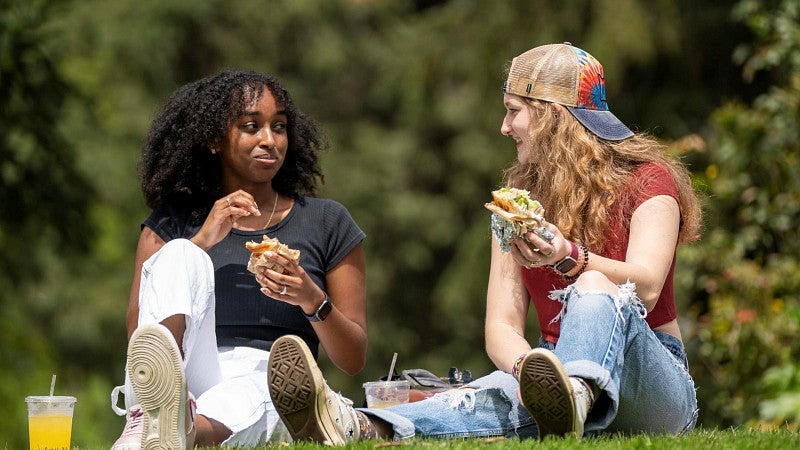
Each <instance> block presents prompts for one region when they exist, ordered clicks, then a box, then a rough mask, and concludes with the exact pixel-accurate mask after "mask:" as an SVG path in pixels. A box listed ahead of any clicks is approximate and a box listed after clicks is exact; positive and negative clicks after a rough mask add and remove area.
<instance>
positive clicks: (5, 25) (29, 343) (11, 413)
mask: <svg viewBox="0 0 800 450" xmlns="http://www.w3.org/2000/svg"><path fill="white" fill-rule="evenodd" d="M50 6H51V5H50V3H49V2H44V1H33V2H28V1H16V0H12V1H4V2H3V13H2V14H0V249H2V250H1V251H0V267H2V270H0V309H2V311H3V314H2V315H0V336H2V337H3V338H2V342H3V343H2V345H0V359H2V360H3V361H4V364H3V365H2V366H0V379H2V380H3V383H2V385H0V416H2V417H4V418H6V419H4V420H3V421H2V422H1V423H0V436H4V437H5V436H9V437H10V438H9V439H10V440H9V441H8V442H9V443H10V444H11V445H13V446H14V447H18V448H21V447H23V445H24V443H25V441H24V440H21V439H20V438H21V437H22V436H24V435H21V434H20V433H19V430H24V429H26V428H25V424H26V421H25V416H24V415H20V414H15V412H16V411H19V410H20V409H23V410H24V402H23V398H21V397H20V393H26V394H29V395H36V394H38V395H41V394H46V393H47V386H49V383H48V382H47V380H48V379H49V378H50V375H49V374H48V373H52V372H50V370H51V368H52V366H53V364H54V363H53V360H55V359H57V358H58V353H57V348H56V347H55V346H53V345H52V342H51V340H52V339H53V338H54V336H53V334H52V324H53V322H55V321H57V320H58V309H57V308H52V305H48V304H46V303H43V302H42V301H41V298H39V297H36V296H30V295H27V290H26V289H25V288H24V286H31V285H32V286H36V285H38V284H39V283H41V282H42V280H43V279H45V277H44V276H43V275H44V272H46V271H48V270H49V269H50V268H51V267H52V266H54V265H55V263H54V261H56V260H58V259H60V258H61V255H65V254H70V253H86V252H87V251H88V250H89V244H90V241H91V238H92V236H93V230H94V224H93V223H92V221H91V220H89V217H88V210H89V206H90V205H91V203H92V201H93V198H94V186H93V185H92V184H91V183H90V182H89V180H88V179H87V178H85V177H83V176H82V174H81V173H80V171H79V170H78V168H77V165H78V162H77V160H76V157H75V156H76V155H75V149H74V148H73V147H72V145H71V143H70V142H69V141H68V140H67V139H66V138H65V137H64V133H63V128H62V126H63V123H62V121H61V116H62V114H63V112H64V106H65V103H66V101H67V98H68V97H69V96H70V95H73V93H72V91H71V87H70V86H69V84H68V83H67V82H66V81H65V80H64V78H63V76H62V75H61V74H60V73H59V72H58V69H57V60H58V58H59V57H60V55H55V54H50V53H48V52H47V49H46V48H45V46H44V45H43V44H44V42H46V41H47V40H48V39H52V37H51V36H47V33H46V32H45V31H44V30H43V28H42V24H43V23H45V22H46V21H47V20H48V18H49V14H51V13H52V8H50ZM32 382H36V383H37V386H38V390H37V391H30V390H29V389H30V388H31V387H33V386H34V384H33V383H32Z"/></svg>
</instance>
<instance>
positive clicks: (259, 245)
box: [245, 234, 300, 287]
mask: <svg viewBox="0 0 800 450" xmlns="http://www.w3.org/2000/svg"><path fill="white" fill-rule="evenodd" d="M245 247H247V249H248V250H250V252H251V253H250V260H249V261H248V262H247V270H248V271H250V272H252V273H257V272H258V269H259V268H261V267H265V268H267V269H270V270H274V271H275V272H278V273H286V268H284V267H283V266H282V265H280V264H278V263H276V262H274V261H272V260H270V259H267V257H266V256H264V253H266V252H268V251H272V252H275V253H277V254H278V255H280V256H283V257H284V258H286V259H288V260H290V261H293V262H295V263H298V262H300V250H294V249H291V248H289V246H287V245H286V244H282V243H281V242H280V241H278V239H277V238H270V237H269V236H267V235H266V234H265V235H264V236H263V238H262V241H261V242H253V241H250V242H247V243H246V244H245ZM262 287H263V285H262Z"/></svg>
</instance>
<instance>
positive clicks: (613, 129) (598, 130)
mask: <svg viewBox="0 0 800 450" xmlns="http://www.w3.org/2000/svg"><path fill="white" fill-rule="evenodd" d="M566 108H567V109H568V110H569V112H571V113H572V115H573V116H575V118H576V119H578V121H579V122H580V123H582V124H583V126H585V127H586V128H588V129H589V131H591V132H592V133H594V134H595V135H597V137H599V138H602V139H606V140H609V141H621V140H623V139H627V138H629V137H631V136H633V131H631V130H630V128H628V127H627V126H625V124H624V123H622V121H620V120H619V119H617V116H615V115H614V114H613V113H612V112H611V111H597V110H594V109H582V108H575V107H572V106H567V107H566Z"/></svg>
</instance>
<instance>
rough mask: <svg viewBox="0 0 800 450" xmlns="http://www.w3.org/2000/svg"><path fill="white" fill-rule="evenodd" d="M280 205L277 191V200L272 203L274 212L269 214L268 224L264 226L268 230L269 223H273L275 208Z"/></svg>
mask: <svg viewBox="0 0 800 450" xmlns="http://www.w3.org/2000/svg"><path fill="white" fill-rule="evenodd" d="M277 207H278V193H277V192H275V202H274V203H273V204H272V212H271V213H270V214H269V220H267V225H266V226H265V227H264V229H265V230H266V229H267V228H269V224H270V223H272V216H274V215H275V209H276V208H277Z"/></svg>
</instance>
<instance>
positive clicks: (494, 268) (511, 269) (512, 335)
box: [484, 239, 531, 372]
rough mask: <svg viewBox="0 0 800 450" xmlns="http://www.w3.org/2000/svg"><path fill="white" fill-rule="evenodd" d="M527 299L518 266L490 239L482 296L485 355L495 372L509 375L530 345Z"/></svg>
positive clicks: (528, 297)
mask: <svg viewBox="0 0 800 450" xmlns="http://www.w3.org/2000/svg"><path fill="white" fill-rule="evenodd" d="M529 305H530V296H529V295H528V291H527V289H526V288H525V285H524V284H523V283H522V275H521V274H520V267H519V265H518V264H517V263H516V262H515V261H514V259H513V258H512V257H511V255H510V254H508V253H503V252H502V251H501V250H500V245H499V244H498V243H497V241H496V240H495V239H492V259H491V266H490V269H489V287H488V290H487V293H486V328H485V331H484V332H485V339H486V352H487V353H488V355H489V358H491V360H492V362H494V364H495V366H497V368H498V369H500V370H502V371H505V372H511V367H512V366H513V364H514V361H516V359H517V357H519V355H521V354H523V353H527V352H528V351H529V350H530V349H531V345H530V344H529V343H528V341H527V340H526V339H525V323H526V321H527V316H528V309H529Z"/></svg>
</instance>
